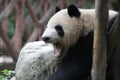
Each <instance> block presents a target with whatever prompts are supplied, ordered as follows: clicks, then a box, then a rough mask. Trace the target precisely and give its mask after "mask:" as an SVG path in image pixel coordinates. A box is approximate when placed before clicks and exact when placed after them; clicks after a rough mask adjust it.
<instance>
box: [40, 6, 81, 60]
mask: <svg viewBox="0 0 120 80" xmlns="http://www.w3.org/2000/svg"><path fill="white" fill-rule="evenodd" d="M80 15H81V13H80V11H79V10H78V8H77V7H76V6H74V5H70V6H69V7H68V8H67V9H63V10H60V11H59V12H57V13H56V14H55V15H53V16H52V18H51V19H50V20H49V22H48V24H47V28H46V30H45V31H44V33H43V35H42V39H43V40H44V41H45V42H46V43H53V44H54V45H55V49H56V50H55V57H56V58H63V57H65V55H66V53H67V50H68V49H69V48H70V47H72V46H73V45H74V44H75V43H76V42H77V40H78V38H79V36H80V33H81V30H82V29H81V28H82V27H81V26H80V25H81V24H80Z"/></svg>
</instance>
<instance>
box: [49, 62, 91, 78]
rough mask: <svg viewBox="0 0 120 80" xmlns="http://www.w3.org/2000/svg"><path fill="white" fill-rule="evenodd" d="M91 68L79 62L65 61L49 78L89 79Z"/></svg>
mask: <svg viewBox="0 0 120 80" xmlns="http://www.w3.org/2000/svg"><path fill="white" fill-rule="evenodd" d="M89 76H90V70H88V68H86V67H85V66H82V65H78V64H77V63H71V62H70V63H65V64H63V65H62V66H61V67H60V68H58V69H57V70H56V71H55V72H54V73H53V74H52V75H51V76H50V77H49V79H48V80H89V79H88V77H89Z"/></svg>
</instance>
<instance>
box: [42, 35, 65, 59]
mask: <svg viewBox="0 0 120 80" xmlns="http://www.w3.org/2000/svg"><path fill="white" fill-rule="evenodd" d="M42 40H43V41H44V42H45V43H53V45H54V49H55V52H54V56H55V58H61V57H62V55H63V52H64V47H63V45H62V43H60V42H56V41H55V42H52V41H50V38H49V37H43V38H42Z"/></svg>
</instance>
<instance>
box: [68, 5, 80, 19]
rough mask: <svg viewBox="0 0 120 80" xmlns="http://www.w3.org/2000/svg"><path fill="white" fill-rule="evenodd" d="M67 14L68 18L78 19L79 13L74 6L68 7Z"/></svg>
mask: <svg viewBox="0 0 120 80" xmlns="http://www.w3.org/2000/svg"><path fill="white" fill-rule="evenodd" d="M68 14H69V16H70V17H80V14H81V13H80V12H79V10H78V8H77V7H76V6H75V5H70V6H69V7H68Z"/></svg>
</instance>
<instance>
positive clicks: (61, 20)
mask: <svg viewBox="0 0 120 80" xmlns="http://www.w3.org/2000/svg"><path fill="white" fill-rule="evenodd" d="M117 14H118V13H117V12H115V11H111V10H110V11H109V22H112V23H113V22H114V20H115V16H116V15H117ZM94 17H95V10H94V9H79V8H77V7H76V6H75V5H70V6H68V8H67V9H62V10H60V11H58V12H57V13H56V14H55V15H53V16H52V17H51V18H50V20H49V21H48V24H47V27H46V29H45V31H44V33H43V35H42V39H43V40H44V41H45V42H46V43H53V44H54V47H55V53H54V56H55V58H56V61H58V63H59V64H60V66H58V68H57V69H56V70H55V71H54V73H53V74H52V75H50V77H49V79H48V80H89V77H90V73H91V66H92V54H93V51H92V50H93V36H94V35H93V31H94V28H93V27H94ZM113 19H114V20H113ZM109 80H110V79H109Z"/></svg>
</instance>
